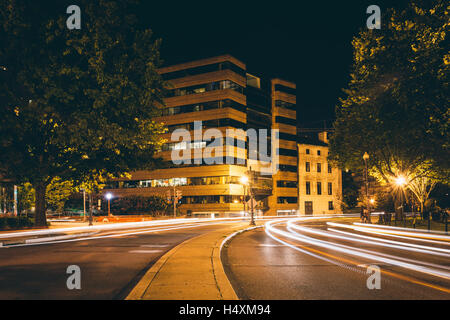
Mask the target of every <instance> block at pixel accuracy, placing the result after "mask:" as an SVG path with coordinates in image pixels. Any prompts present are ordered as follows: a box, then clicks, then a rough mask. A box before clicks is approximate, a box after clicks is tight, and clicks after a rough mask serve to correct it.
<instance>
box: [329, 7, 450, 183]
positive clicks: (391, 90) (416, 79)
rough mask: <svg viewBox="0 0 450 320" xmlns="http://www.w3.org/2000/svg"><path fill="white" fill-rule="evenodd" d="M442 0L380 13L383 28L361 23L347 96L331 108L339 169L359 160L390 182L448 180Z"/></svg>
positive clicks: (448, 57)
mask: <svg viewBox="0 0 450 320" xmlns="http://www.w3.org/2000/svg"><path fill="white" fill-rule="evenodd" d="M449 11H450V7H448V5H447V2H446V1H442V0H436V1H419V2H414V3H411V4H410V5H409V6H408V7H407V8H406V9H405V10H403V11H400V12H397V11H394V10H388V11H387V12H383V18H382V23H383V24H382V27H381V29H380V30H376V29H373V30H361V31H360V32H359V34H358V36H356V37H355V38H354V39H353V41H352V45H353V51H354V59H353V66H352V71H351V74H350V76H351V81H350V83H349V85H348V88H347V89H346V90H344V91H345V93H346V97H345V98H343V99H341V100H340V104H339V105H338V106H337V108H336V112H337V120H336V122H335V124H334V127H335V133H334V135H333V136H332V138H331V141H330V159H331V160H332V161H335V162H336V163H338V164H339V165H340V166H341V167H342V168H349V169H353V170H355V169H358V168H362V167H363V165H364V162H363V159H362V156H363V154H364V152H367V153H368V154H369V155H370V159H369V167H370V172H371V174H372V175H374V176H377V178H378V179H379V180H380V181H384V182H386V183H388V182H392V181H391V180H392V178H393V177H396V176H398V175H399V174H405V175H408V177H409V181H413V180H414V179H416V178H420V177H428V178H430V179H434V180H440V181H444V182H446V183H448V182H449V161H448V159H449V155H450V152H449V150H450V149H449V147H450V141H449V116H450V111H449V97H448V92H449V88H448V77H449V67H450V54H449V51H448V49H449V47H448V39H446V38H448V35H447V33H448V29H449V26H450V24H449Z"/></svg>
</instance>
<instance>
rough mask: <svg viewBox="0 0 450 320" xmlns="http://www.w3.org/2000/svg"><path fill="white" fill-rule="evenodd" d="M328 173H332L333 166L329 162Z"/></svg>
mask: <svg viewBox="0 0 450 320" xmlns="http://www.w3.org/2000/svg"><path fill="white" fill-rule="evenodd" d="M328 173H331V166H330V164H328Z"/></svg>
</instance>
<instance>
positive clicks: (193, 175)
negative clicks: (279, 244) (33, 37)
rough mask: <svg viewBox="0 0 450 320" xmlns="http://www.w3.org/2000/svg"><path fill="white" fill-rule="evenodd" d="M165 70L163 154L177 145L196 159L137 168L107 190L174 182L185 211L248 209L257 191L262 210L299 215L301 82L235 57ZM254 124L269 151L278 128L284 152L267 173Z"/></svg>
mask: <svg viewBox="0 0 450 320" xmlns="http://www.w3.org/2000/svg"><path fill="white" fill-rule="evenodd" d="M159 72H160V74H161V75H162V76H163V77H164V79H165V80H167V81H169V82H170V84H171V87H170V88H169V94H168V96H167V98H166V99H165V106H162V108H163V109H162V116H161V117H160V118H158V119H156V120H157V121H161V122H164V123H165V124H166V125H167V127H168V130H169V131H168V132H167V133H166V134H165V135H164V138H165V139H166V140H167V143H166V144H165V145H164V147H163V150H162V152H161V156H162V157H163V158H164V159H165V160H168V161H171V159H172V152H173V151H177V152H178V151H179V152H180V154H182V156H181V158H182V159H187V158H192V159H193V160H192V161H191V163H186V162H185V163H183V164H179V165H174V164H172V165H171V166H170V167H167V168H165V169H159V170H154V171H137V172H133V173H132V174H131V178H130V179H122V180H117V181H114V182H112V183H111V185H110V186H109V187H108V189H107V190H105V192H106V191H107V192H111V193H112V194H113V195H114V196H116V197H123V196H127V195H140V196H150V195H161V196H165V195H167V193H168V191H170V192H172V193H173V190H174V188H175V189H176V190H179V191H181V192H182V199H181V201H180V206H179V208H180V210H181V211H182V212H183V213H191V214H193V215H201V214H208V215H209V214H211V213H215V214H219V215H223V216H230V215H237V214H243V211H244V210H245V202H246V201H245V200H248V194H249V192H250V191H251V192H252V193H253V194H254V196H255V199H256V200H257V205H256V207H255V210H256V211H257V212H258V213H259V214H266V215H276V214H297V213H298V211H297V210H298V195H299V191H298V174H297V163H298V152H297V142H296V140H297V136H296V94H295V91H296V86H295V84H294V83H291V82H288V81H285V80H281V79H265V78H263V77H259V76H258V75H257V74H255V73H249V72H248V71H247V68H246V65H245V64H244V63H243V62H241V61H239V60H238V59H236V58H234V57H232V56H230V55H222V56H218V57H213V58H208V59H202V60H197V61H192V62H187V63H182V64H177V65H171V66H167V67H163V68H161V69H160V70H159ZM198 121H201V126H200V127H199V123H198ZM176 129H185V130H187V131H189V132H190V133H191V135H190V136H191V137H192V140H191V141H188V142H186V141H184V142H180V140H178V139H175V140H172V133H173V132H174V130H176ZM198 129H201V130H203V133H205V131H206V130H207V129H216V133H217V131H218V132H219V133H220V134H221V135H222V137H223V138H222V139H223V140H222V142H223V147H221V148H214V147H211V144H210V142H211V141H213V137H212V136H209V137H205V136H202V134H200V135H199V134H198ZM227 129H228V130H227ZM233 129H234V132H233ZM238 129H242V130H241V131H239V130H238ZM249 129H255V130H258V129H268V130H269V131H268V135H269V145H268V153H269V155H270V156H272V154H270V152H271V151H270V142H271V141H272V140H270V129H278V130H279V136H278V137H275V139H276V140H277V141H278V148H276V150H274V152H276V153H277V155H278V158H279V171H278V172H277V173H276V174H274V175H272V174H269V175H268V174H267V173H268V172H269V173H270V170H269V169H272V168H271V166H270V163H268V162H267V160H264V158H261V156H260V154H259V153H260V152H261V153H264V152H262V151H261V150H260V149H259V148H258V150H251V148H249V140H248V138H247V135H246V134H245V131H246V130H249ZM196 132H197V133H196ZM257 132H258V131H257ZM219 149H220V150H219ZM205 155H206V156H205ZM213 160H214V161H215V163H213V164H211V162H212V161H213ZM250 169H251V172H249V170H250ZM243 176H249V178H250V181H251V183H250V186H252V188H251V190H249V186H247V185H246V184H244V183H243V182H242V179H241V178H242V177H243ZM247 211H248V210H247Z"/></svg>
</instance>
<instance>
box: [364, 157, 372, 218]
mask: <svg viewBox="0 0 450 320" xmlns="http://www.w3.org/2000/svg"><path fill="white" fill-rule="evenodd" d="M363 160H364V167H365V180H366V199H367V215H368V219H369V223H372V218H371V216H370V201H369V174H368V170H367V160H369V154H368V153H367V152H364V155H363Z"/></svg>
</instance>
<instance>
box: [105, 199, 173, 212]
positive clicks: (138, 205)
mask: <svg viewBox="0 0 450 320" xmlns="http://www.w3.org/2000/svg"><path fill="white" fill-rule="evenodd" d="M169 209H170V204H169V203H168V202H167V200H166V199H165V198H163V197H158V196H150V197H141V196H129V197H123V198H117V199H114V200H112V201H111V212H112V213H113V214H151V215H153V216H155V215H158V214H165V213H167V212H168V211H169ZM107 211H108V209H107V208H106V210H105V212H107Z"/></svg>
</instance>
